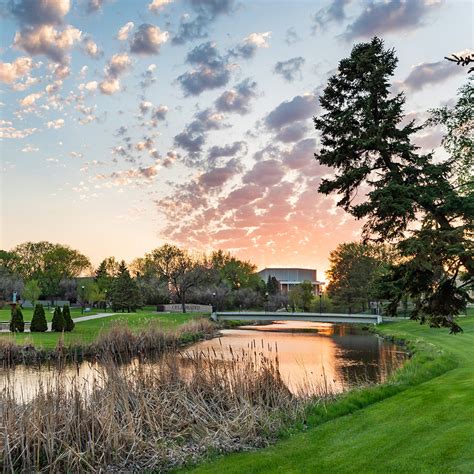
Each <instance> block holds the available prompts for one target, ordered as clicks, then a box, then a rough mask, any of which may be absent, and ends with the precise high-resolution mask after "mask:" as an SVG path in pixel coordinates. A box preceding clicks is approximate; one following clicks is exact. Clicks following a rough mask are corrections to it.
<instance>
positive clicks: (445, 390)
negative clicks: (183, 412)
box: [195, 316, 474, 473]
mask: <svg viewBox="0 0 474 474" xmlns="http://www.w3.org/2000/svg"><path fill="white" fill-rule="evenodd" d="M460 324H461V326H462V327H463V329H464V333H463V334H458V335H449V334H448V331H447V330H436V329H430V328H429V327H427V326H426V325H425V326H420V325H419V324H417V323H416V322H412V321H403V322H398V323H388V324H384V325H381V326H379V331H380V332H382V333H385V334H387V335H396V337H397V338H400V339H405V340H409V341H412V342H413V341H415V342H414V347H415V348H416V351H417V352H416V353H415V356H414V357H413V359H412V360H411V361H410V362H409V363H408V364H406V366H405V367H404V368H402V369H401V370H400V372H399V373H398V374H397V375H395V377H394V383H393V384H392V385H391V386H385V387H384V386H379V387H374V388H372V389H366V390H364V391H360V392H358V393H353V394H349V395H347V396H346V397H345V398H343V399H341V400H340V401H339V402H336V403H334V404H333V406H330V405H329V406H327V407H326V409H325V410H322V409H321V408H320V409H316V410H313V415H310V416H309V418H308V425H309V429H308V430H307V431H304V432H301V431H299V432H296V433H294V434H291V435H289V436H287V437H286V439H283V440H282V441H280V442H278V443H277V444H275V445H274V446H272V447H270V448H267V449H263V450H260V451H255V452H248V453H240V454H233V455H228V456H224V457H221V458H219V459H217V460H215V461H214V462H210V463H208V464H204V465H201V466H198V467H197V468H196V469H195V472H201V473H205V472H207V473H221V472H225V473H232V472H235V473H243V472H245V473H263V472H265V473H267V472H281V473H346V472H347V473H380V472H384V473H415V472H416V473H448V472H449V473H455V472H466V473H468V472H470V473H472V472H474V316H469V317H466V318H462V319H460ZM423 380H424V381H423Z"/></svg>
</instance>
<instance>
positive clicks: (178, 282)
mask: <svg viewBox="0 0 474 474" xmlns="http://www.w3.org/2000/svg"><path fill="white" fill-rule="evenodd" d="M145 258H146V260H147V266H148V268H149V271H150V272H153V273H154V274H155V275H156V276H158V278H159V279H161V280H162V281H163V282H166V283H167V284H168V285H169V287H170V289H171V291H172V295H173V296H174V297H176V298H177V300H178V301H179V302H180V303H181V305H182V308H183V313H184V312H186V307H185V304H186V301H187V296H188V292H189V290H191V289H192V288H197V287H199V286H201V285H202V284H204V283H208V282H210V280H211V278H210V276H211V275H210V271H209V268H208V266H207V265H206V262H204V261H202V260H201V259H199V258H195V257H192V256H191V255H190V254H188V252H186V251H184V250H181V249H180V248H178V247H176V246H175V245H169V244H165V245H163V246H161V247H160V248H157V249H155V250H153V251H152V252H151V253H150V254H147V255H146V256H145Z"/></svg>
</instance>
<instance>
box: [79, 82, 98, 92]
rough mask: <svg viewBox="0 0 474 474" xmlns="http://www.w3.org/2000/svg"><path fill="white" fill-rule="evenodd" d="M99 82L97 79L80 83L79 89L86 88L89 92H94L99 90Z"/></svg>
mask: <svg viewBox="0 0 474 474" xmlns="http://www.w3.org/2000/svg"><path fill="white" fill-rule="evenodd" d="M98 85H99V84H98V83H97V81H89V82H86V83H83V84H79V86H78V88H79V90H81V91H82V90H86V91H89V92H93V91H95V90H97V87H98Z"/></svg>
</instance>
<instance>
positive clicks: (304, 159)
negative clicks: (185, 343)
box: [0, 0, 472, 276]
mask: <svg viewBox="0 0 474 474" xmlns="http://www.w3.org/2000/svg"><path fill="white" fill-rule="evenodd" d="M22 1H24V0H18V1H17V2H11V3H12V4H13V3H15V4H21V3H22ZM6 3H10V2H6ZM70 3H71V7H70V8H68V5H69V4H70ZM88 3H89V1H88V0H84V1H77V2H76V1H72V2H69V0H51V1H49V2H29V3H27V5H29V7H28V8H26V9H24V11H23V14H21V13H17V15H16V16H15V15H13V14H6V15H5V16H2V17H1V20H0V21H1V35H0V47H1V52H2V61H3V63H5V64H3V65H1V67H2V69H0V71H1V72H0V81H3V82H1V83H0V87H1V90H0V102H1V105H0V107H1V108H0V119H1V120H2V122H1V126H0V128H1V129H2V133H3V136H4V138H3V140H2V141H1V142H0V153H1V158H2V175H3V176H4V178H3V181H2V183H1V198H2V222H5V223H7V224H6V225H3V226H2V228H1V234H0V237H1V246H2V247H3V248H10V247H12V246H14V245H16V244H17V243H20V242H22V241H25V240H42V239H47V240H51V241H60V242H63V243H69V244H71V245H72V246H74V247H76V248H79V249H80V250H82V251H83V252H84V253H86V254H87V255H90V256H91V258H92V259H93V261H94V263H97V262H98V261H99V260H100V259H101V258H103V257H105V256H107V255H110V254H114V255H116V256H117V257H119V258H121V257H123V258H126V259H128V260H130V259H132V258H134V257H136V256H140V255H142V254H143V253H144V252H145V251H149V250H150V249H151V248H153V247H155V246H157V245H158V244H159V243H161V242H162V241H163V240H174V241H176V242H178V243H180V244H183V245H186V246H189V247H193V248H196V249H198V250H207V249H210V248H212V247H221V248H226V249H231V250H234V251H235V252H236V253H238V254H239V255H240V256H243V257H245V258H249V259H251V260H253V261H255V262H256V263H257V264H259V265H260V266H264V265H270V264H272V265H274V266H277V265H291V266H298V265H304V266H311V267H313V266H314V267H317V268H318V269H320V270H321V269H325V267H326V258H327V255H328V253H329V251H330V250H331V249H333V248H334V247H335V246H336V244H337V243H338V242H341V241H346V240H351V239H353V238H356V237H357V236H358V232H359V228H360V224H359V223H356V222H354V221H353V220H352V219H351V218H349V217H348V216H347V215H346V214H344V213H343V212H341V211H338V210H337V211H336V210H335V208H334V199H333V198H331V197H323V196H321V195H318V194H317V192H316V189H317V186H318V183H319V181H320V179H321V177H322V176H323V175H324V174H325V173H327V170H324V169H321V168H319V167H318V166H317V165H316V164H315V162H314V160H313V158H312V153H313V151H314V150H315V149H316V148H317V146H318V140H317V137H316V136H315V133H314V130H313V129H312V125H311V116H312V115H313V114H314V113H317V112H318V107H317V96H318V94H319V90H320V88H321V86H322V85H323V84H324V83H325V81H326V79H327V77H328V75H329V74H331V73H332V72H333V71H334V69H335V67H336V65H337V62H338V60H339V59H340V58H342V57H344V56H346V55H348V54H349V52H350V49H351V47H352V44H353V43H354V42H357V41H361V40H365V39H366V38H370V37H371V36H372V35H373V34H375V33H378V34H380V35H381V36H383V37H384V38H385V41H386V45H387V47H394V48H395V49H396V50H397V53H398V56H399V58H400V63H399V68H398V70H397V73H396V77H395V78H394V79H395V81H396V82H397V87H400V88H402V89H405V90H408V93H409V99H408V103H407V112H413V113H414V117H416V118H417V119H419V120H422V119H423V113H424V112H425V111H426V110H427V109H428V108H432V107H434V106H437V105H439V104H440V103H443V102H446V101H449V100H450V99H452V98H453V96H454V95H455V91H456V89H457V87H458V86H459V85H460V84H461V83H462V82H463V81H464V80H465V74H464V71H462V70H461V69H460V68H456V67H455V66H454V65H450V66H452V67H453V69H450V70H449V71H448V70H446V68H445V67H444V66H443V65H442V64H443V59H442V58H443V57H444V56H446V55H448V54H449V53H451V52H457V51H461V50H464V49H465V48H467V47H469V46H470V45H471V40H472V2H469V1H468V0H466V1H456V2H447V1H444V2H443V1H439V2H438V1H431V0H430V1H428V0H413V1H410V2H399V1H396V0H389V1H384V2H382V1H377V2H374V3H375V4H377V5H378V7H377V8H372V10H371V11H369V10H364V2H336V1H331V0H327V1H324V2H312V3H311V2H304V1H301V0H298V1H291V2H290V1H282V0H272V1H269V0H260V1H254V2H237V1H233V0H222V1H219V2H204V0H194V1H193V2H191V1H186V0H183V1H178V0H175V1H169V2H155V3H157V4H160V5H161V7H160V8H157V9H156V10H153V9H152V8H150V5H151V0H136V1H127V0H116V1H104V2H97V5H102V7H101V8H99V9H98V10H97V11H95V12H92V13H90V12H89V13H88V11H87V5H88ZM41 4H48V5H53V6H56V7H57V8H58V9H57V12H59V13H57V14H56V16H55V17H54V18H53V19H51V18H49V17H48V15H45V14H42V15H40V14H39V12H36V11H32V9H33V10H34V8H39V7H38V6H39V5H41ZM214 4H215V5H218V6H219V8H220V11H210V10H209V9H210V8H211V7H209V5H214ZM342 4H346V8H345V10H342V11H338V10H337V8H336V6H337V5H339V6H340V5H342ZM203 5H207V7H206V6H203ZM331 5H332V6H333V8H331ZM397 5H398V7H397ZM33 7H34V8H33ZM200 8H201V10H202V8H204V9H208V10H206V17H207V18H208V21H206V22H205V24H204V25H203V30H202V36H203V37H202V38H198V39H190V40H189V41H187V42H185V43H184V44H180V45H176V44H175V43H176V41H175V39H176V35H177V32H178V30H179V28H180V22H182V21H183V14H186V15H187V16H184V18H187V19H188V20H189V21H194V20H195V19H196V18H197V16H199V15H198V10H199V9H200ZM394 8H395V11H394V10H393V9H394ZM397 8H398V10H397ZM43 13H44V12H43ZM186 21H187V20H186ZM48 22H49V23H48ZM129 22H132V23H133V28H132V29H131V31H130V34H129V38H128V39H124V40H122V41H120V40H119V39H118V37H117V35H118V31H119V30H120V29H121V28H122V27H123V26H124V25H126V24H127V23H129ZM143 24H151V25H153V26H156V27H158V28H160V30H159V31H160V32H161V36H160V35H158V36H157V38H158V40H157V41H158V42H161V44H160V45H159V47H156V48H155V49H154V50H153V49H150V48H149V49H148V50H147V49H146V48H144V47H143V46H144V43H145V42H142V43H143V44H142V49H141V50H140V51H137V48H136V47H135V48H132V47H131V44H132V43H131V40H132V39H133V38H135V35H136V34H137V33H138V32H139V29H140V25H143ZM68 27H70V28H69V29H68ZM28 31H34V32H39V31H42V32H43V33H45V32H46V31H49V32H50V33H51V31H54V32H55V33H54V34H56V35H61V34H63V36H61V38H62V39H61V41H60V39H59V38H60V36H57V38H58V39H57V40H54V38H53V40H51V35H50V36H48V38H49V40H48V41H52V42H51V44H49V46H48V48H46V46H45V42H43V43H42V44H40V42H39V39H38V38H40V36H38V37H34V36H32V37H31V38H30V44H29V46H28V45H26V43H25V40H24V36H25V35H26V33H27V32H28ZM65 31H68V32H69V33H68V34H69V37H68V38H66V36H65V35H66V33H64V32H65ZM440 31H442V34H440ZM165 32H167V34H165ZM313 33H314V34H313ZM17 34H19V36H17V40H16V46H13V43H14V41H15V35H17ZM22 37H23V41H21V38H22ZM43 39H44V40H45V38H44V37H43ZM89 40H90V41H93V42H94V43H95V44H96V45H97V48H98V49H97V54H95V55H93V56H95V57H91V56H90V55H88V54H87V53H86V46H87V44H88V43H87V42H88V41H89ZM35 41H37V43H35ZM45 41H46V40H45ZM206 41H210V42H211V43H212V48H214V49H212V51H217V53H216V54H217V56H216V57H217V60H216V57H211V56H210V53H208V55H207V56H206V57H201V58H200V61H201V62H200V63H199V64H200V65H202V64H206V66H208V67H210V68H211V69H212V68H214V70H213V71H214V72H216V71H217V72H223V74H222V77H223V80H222V81H221V82H220V83H218V84H217V85H216V87H215V88H212V89H211V88H209V84H204V86H205V87H206V88H205V89H203V90H202V92H200V93H199V94H198V95H189V94H188V95H186V90H184V89H183V86H182V81H181V80H179V78H180V77H187V76H186V74H191V73H192V72H193V71H195V70H197V69H199V67H200V65H199V64H197V63H196V62H194V63H192V62H191V61H190V60H189V59H186V58H187V55H188V53H189V52H190V51H191V50H193V48H196V47H199V46H200V45H202V44H203V43H205V42H206ZM145 46H148V47H150V44H148V45H145ZM242 47H247V51H250V52H251V53H247V56H245V55H244V53H243V52H242V51H244V50H243V49H242ZM249 48H250V49H249ZM239 51H240V52H239ZM52 52H53V53H55V54H56V56H54V58H55V59H52ZM58 52H60V53H61V57H60V58H58ZM114 55H122V56H121V57H122V59H125V62H123V63H122V65H123V67H122V69H120V68H115V69H113V71H115V72H114V73H113V74H112V73H111V72H110V71H111V70H112V69H111V67H110V62H111V60H112V57H113V56H114ZM124 55H125V56H124ZM195 56H196V55H195ZM21 58H26V61H28V60H30V59H31V61H32V63H31V65H30V67H29V68H28V67H27V68H24V67H23V69H22V68H21V67H19V63H16V62H15V61H18V60H20V59H21ZM59 60H61V61H62V62H63V64H62V65H61V66H62V68H57V64H56V63H55V61H59ZM220 60H223V62H222V61H221V62H219V61H220ZM421 63H429V64H428V65H425V66H424V67H423V68H421V67H420V66H419V65H420V64H421ZM216 64H221V65H222V67H223V69H219V70H217V69H216V68H217V66H216ZM107 65H109V66H107ZM150 66H151V68H150ZM107 68H108V69H107ZM117 71H118V72H117ZM412 72H416V73H417V75H416V77H415V78H414V77H413V75H412V76H410V74H411V73H412ZM146 77H147V78H148V80H149V86H148V87H145V88H143V87H142V85H141V83H143V82H144V81H146V79H145V78H146ZM410 77H411V79H410V80H408V79H409V78H410ZM108 79H110V80H115V79H117V81H118V82H117V84H118V86H119V87H118V89H117V90H116V91H114V93H113V94H110V95H107V94H104V93H101V92H100V90H101V89H100V86H101V84H102V85H103V84H104V82H105V81H106V80H108ZM246 79H249V83H247V84H253V83H254V82H255V87H254V89H252V90H251V91H250V95H248V96H246V97H247V99H248V100H247V99H244V101H245V100H247V102H246V108H241V109H240V110H238V111H236V110H235V109H234V110H233V111H223V112H220V111H217V110H216V107H217V105H216V104H217V102H216V100H217V99H218V98H219V97H221V96H222V95H223V94H227V97H228V94H229V93H230V94H231V95H232V94H235V93H236V92H238V91H239V88H238V86H239V85H241V84H243V83H245V80H246ZM144 103H145V104H147V103H148V104H151V105H145V106H142V108H140V104H144ZM160 106H166V107H167V108H168V109H167V110H168V112H167V113H166V114H164V116H163V114H162V116H161V117H159V118H158V119H156V120H155V121H153V120H152V118H151V114H152V111H156V110H157V108H159V107H160ZM147 107H148V108H147ZM282 107H283V109H282ZM161 110H162V111H163V110H164V109H161ZM281 110H283V111H284V113H283V114H280V115H278V114H277V113H276V111H281ZM203 111H207V112H208V113H209V114H208V118H209V117H211V120H210V121H208V123H207V125H203V120H202V118H199V119H198V121H197V128H198V129H199V130H198V131H196V132H195V134H194V135H193V136H188V138H191V139H192V140H195V142H194V143H198V142H202V146H201V150H199V151H197V152H195V151H190V150H189V149H186V148H183V146H182V144H181V145H180V144H178V143H177V142H176V138H175V137H177V136H178V135H179V134H180V133H182V132H189V130H191V129H192V128H193V127H196V120H195V119H196V117H201V116H199V115H197V114H199V112H203ZM217 112H219V113H217ZM272 112H273V114H272ZM285 121H286V122H285ZM285 126H288V127H290V128H286V127H285ZM206 127H207V128H206ZM272 127H273V128H272ZM420 140H421V141H422V142H423V144H424V145H425V146H427V147H428V148H429V149H431V148H433V147H437V146H438V145H439V140H440V135H439V131H433V132H427V133H426V134H425V136H423V137H420ZM236 144H237V145H236ZM120 147H121V148H120ZM216 147H217V149H220V150H221V151H220V152H221V153H224V154H223V155H222V156H220V157H218V158H216V159H211V155H212V153H211V151H212V150H214V152H215V151H216ZM124 150H125V152H124ZM19 183H21V192H19V190H20V187H19ZM105 231H106V232H107V235H111V236H112V235H113V238H111V239H109V238H105V237H104V232H105ZM137 236H139V238H137ZM295 236H297V237H295ZM321 276H322V275H321Z"/></svg>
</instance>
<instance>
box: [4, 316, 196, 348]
mask: <svg viewBox="0 0 474 474" xmlns="http://www.w3.org/2000/svg"><path fill="white" fill-rule="evenodd" d="M23 314H25V313H23ZM87 314H91V313H87ZM85 315H86V314H85ZM2 316H3V315H2ZM79 316H81V314H80V310H79V314H76V312H74V314H73V316H72V317H73V318H76V317H79ZM200 316H202V315H199V314H197V313H186V314H182V313H163V314H156V313H153V312H152V311H150V310H147V309H144V310H141V311H137V312H136V313H120V314H117V315H115V316H110V317H107V318H102V319H95V320H91V321H83V322H80V323H76V327H75V328H74V331H72V332H70V333H65V334H64V343H65V344H66V345H71V344H89V343H91V342H93V341H94V340H95V339H96V338H97V336H98V335H99V334H100V332H101V331H106V330H107V329H109V328H110V327H111V326H112V325H113V324H115V323H117V322H119V321H120V322H125V323H126V324H128V326H129V327H130V328H131V329H133V330H136V329H140V328H143V327H145V326H146V325H147V324H150V323H152V322H156V323H158V324H160V325H162V326H163V327H164V328H175V327H177V326H179V325H181V324H184V323H185V322H187V321H189V320H191V319H193V318H196V317H200ZM8 319H9V318H7V319H5V320H8ZM25 320H27V318H26V315H25ZM60 337H61V334H60V333H51V332H47V333H23V334H12V333H8V332H6V333H0V338H12V339H13V340H14V341H15V342H16V343H17V344H24V343H26V342H31V343H32V344H34V345H35V346H36V347H43V348H48V349H50V348H54V347H56V345H57V343H58V339H59V338H60Z"/></svg>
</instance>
